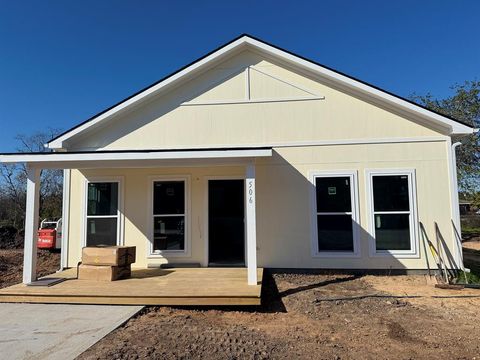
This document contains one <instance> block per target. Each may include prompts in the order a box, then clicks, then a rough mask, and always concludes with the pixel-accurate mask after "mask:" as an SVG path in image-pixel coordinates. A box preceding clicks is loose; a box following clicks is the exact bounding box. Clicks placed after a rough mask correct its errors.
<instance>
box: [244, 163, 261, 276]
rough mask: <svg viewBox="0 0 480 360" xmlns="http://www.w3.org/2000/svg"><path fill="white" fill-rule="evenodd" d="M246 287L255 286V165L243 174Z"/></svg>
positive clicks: (251, 165)
mask: <svg viewBox="0 0 480 360" xmlns="http://www.w3.org/2000/svg"><path fill="white" fill-rule="evenodd" d="M245 175H246V176H245V197H246V199H245V200H246V201H245V203H246V204H247V205H246V216H245V218H246V227H247V267H248V269H247V270H248V285H257V282H258V279H257V224H256V219H255V164H248V165H247V168H246V174H245Z"/></svg>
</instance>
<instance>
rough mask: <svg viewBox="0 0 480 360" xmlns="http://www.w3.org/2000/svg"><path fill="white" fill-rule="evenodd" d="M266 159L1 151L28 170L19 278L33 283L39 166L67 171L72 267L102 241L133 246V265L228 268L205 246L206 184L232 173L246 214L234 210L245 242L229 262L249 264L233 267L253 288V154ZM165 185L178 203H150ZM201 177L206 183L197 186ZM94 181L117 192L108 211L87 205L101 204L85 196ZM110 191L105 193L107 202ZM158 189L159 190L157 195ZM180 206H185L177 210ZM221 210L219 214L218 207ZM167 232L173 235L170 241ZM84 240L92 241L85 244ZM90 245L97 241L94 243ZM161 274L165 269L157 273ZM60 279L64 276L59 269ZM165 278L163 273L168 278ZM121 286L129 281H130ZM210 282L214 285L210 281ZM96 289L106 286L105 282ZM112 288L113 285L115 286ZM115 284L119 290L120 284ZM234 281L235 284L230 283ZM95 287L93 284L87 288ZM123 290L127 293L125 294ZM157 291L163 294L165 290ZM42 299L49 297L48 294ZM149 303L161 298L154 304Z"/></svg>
mask: <svg viewBox="0 0 480 360" xmlns="http://www.w3.org/2000/svg"><path fill="white" fill-rule="evenodd" d="M271 156H272V150H271V149H270V148H248V149H220V150H209V149H184V150H148V151H98V152H81V153H68V152H58V153H34V154H6V155H5V154H4V155H1V156H0V162H2V163H17V162H23V163H25V164H26V168H27V199H26V200H27V204H26V216H25V247H24V268H23V283H24V284H30V283H35V281H36V258H37V246H36V242H37V229H38V220H39V202H40V178H41V176H40V172H41V170H42V169H63V170H64V171H65V172H64V196H63V199H64V204H63V216H62V218H63V219H64V221H63V231H62V246H61V248H62V252H61V268H62V269H63V268H68V267H72V266H75V265H76V264H77V263H78V262H79V261H81V255H80V252H81V249H82V247H84V246H95V245H100V244H101V245H128V246H135V247H136V249H137V262H136V263H137V265H136V266H137V267H140V268H142V267H145V268H146V267H147V266H150V265H159V264H161V263H162V261H166V262H169V263H172V262H175V263H182V262H183V263H186V262H187V263H199V264H201V265H202V266H209V265H212V264H214V265H218V264H221V265H222V266H226V264H225V263H222V262H221V261H218V259H216V258H215V259H214V258H213V257H212V256H211V255H212V252H211V251H209V250H211V249H212V248H215V247H214V246H215V244H216V243H215V242H214V241H213V240H212V242H211V243H210V238H212V239H214V237H213V236H211V237H210V233H213V231H212V229H213V227H212V226H211V225H212V221H210V220H212V219H211V216H210V215H211V214H210V212H209V208H208V201H209V198H208V196H207V195H208V194H209V191H210V190H209V188H208V186H207V185H208V184H209V182H210V181H211V179H213V178H215V179H217V178H222V179H226V178H229V179H230V178H231V177H232V176H233V175H234V177H235V179H240V180H241V181H243V184H242V185H241V186H240V188H239V189H237V190H238V194H240V193H241V197H240V201H242V202H243V205H242V204H241V205H240V207H241V208H242V209H241V210H243V211H241V212H242V214H235V215H236V216H237V217H239V216H241V217H242V218H241V221H236V222H235V224H240V226H241V231H239V233H240V232H241V233H242V234H241V235H239V239H240V238H241V240H242V241H243V244H240V245H239V246H238V248H239V249H240V250H242V248H243V249H244V253H243V254H242V256H241V257H242V259H241V260H242V261H238V262H233V263H230V264H227V265H230V266H232V265H233V266H239V265H240V264H244V265H245V266H246V269H238V271H239V272H238V273H236V274H243V275H244V279H243V281H244V284H242V286H243V285H245V286H251V287H252V288H253V289H255V288H256V287H258V280H259V279H258V278H257V246H256V232H257V228H256V200H255V197H256V194H255V192H256V191H255V187H256V186H255V182H256V176H255V172H256V159H257V158H259V157H271ZM73 171H75V172H76V176H75V177H71V174H72V172H73ZM162 182H163V183H168V182H170V183H171V182H177V183H179V184H181V186H180V187H179V189H177V190H178V191H176V190H175V189H173V188H172V191H171V192H169V194H170V195H169V196H173V194H183V195H182V196H183V197H181V196H180V195H179V196H178V199H180V200H178V199H177V200H178V201H177V200H176V202H170V203H169V202H168V201H164V202H163V204H170V205H172V204H173V205H172V206H170V205H169V206H170V207H172V209H169V208H168V207H167V205H165V206H164V207H163V208H162V207H161V206H156V205H155V204H157V202H158V204H162V197H161V196H160V195H159V196H157V197H156V195H155V194H156V193H155V190H154V187H155V185H156V184H162ZM202 182H203V184H205V185H203V186H202ZM91 183H93V184H99V183H108V184H109V185H111V188H110V190H109V191H110V192H108V194H110V193H112V194H113V193H114V194H116V195H115V196H113V197H112V199H115V200H109V201H107V202H106V203H105V204H106V205H108V206H107V207H105V209H107V210H105V209H103V208H102V209H103V210H101V211H100V212H99V213H97V212H95V211H97V210H92V209H96V208H97V205H98V208H99V209H100V208H101V206H100V205H99V204H96V201H99V200H98V198H100V196H98V198H92V199H90V197H89V196H90V195H88V194H89V193H90V192H89V191H88V189H89V188H88V185H89V184H91ZM177 185H178V184H177ZM98 191H100V190H98ZM98 191H97V192H98ZM106 194H107V192H106ZM108 194H107V195H106V196H105V198H108V199H110V198H109V197H108V196H109V195H108ZM159 194H161V193H160V192H159ZM165 194H167V193H165ZM162 196H163V195H162ZM154 199H156V200H154ZM90 202H95V204H96V205H95V207H88V206H87V204H90ZM105 204H104V205H105ZM158 204H157V205H158ZM178 204H184V205H183V206H182V207H181V209H180V207H179V206H178ZM239 204H240V203H239ZM102 206H103V205H102ZM162 206H163V205H162ZM87 207H88V209H87ZM157 207H158V208H159V209H160V210H158V209H157ZM146 210H148V211H146ZM105 211H106V212H105ZM158 211H159V212H158ZM103 212H105V213H103ZM217 212H218V211H217ZM219 213H220V215H222V214H221V213H222V212H221V211H220V212H219ZM217 215H218V214H217ZM222 216H223V215H222ZM168 219H174V220H175V221H176V222H173V221H170V220H169V221H167V220H168ZM97 220H98V221H97ZM223 220H225V221H224V223H228V221H230V220H231V219H229V218H227V219H223ZM237 220H238V219H237ZM230 222H231V221H230ZM87 224H91V226H87ZM111 224H113V225H111ZM172 224H173V225H172ZM96 225H98V231H96V230H92V229H95V228H96V227H97V226H96ZM221 225H222V226H223V225H225V224H221ZM217 228H221V226H220V225H219V226H217ZM89 232H90V233H89ZM97 233H98V239H94V238H93V236H94V235H95V236H96V234H97ZM107 235H108V236H107ZM221 235H222V237H223V238H224V239H225V238H226V239H230V238H233V237H232V236H230V235H231V234H224V233H222V234H221ZM169 236H170V237H171V238H172V239H173V240H172V239H170V240H171V241H167V240H168V239H167V237H169ZM107 238H108V239H107ZM163 238H165V239H163ZM163 240H165V241H163ZM217 240H218V239H217ZM89 241H92V242H91V243H89ZM110 241H111V242H112V243H110ZM162 241H163V242H162ZM95 242H98V244H97V243H95ZM217 243H218V242H217ZM172 244H173V245H172ZM227 255H228V254H227ZM205 271H209V270H205ZM225 271H227V270H225ZM166 273H168V272H163V273H161V274H166ZM181 273H183V271H181ZM200 273H202V274H203V272H202V271H199V272H196V273H195V274H200ZM211 273H212V274H213V273H214V272H205V274H211ZM152 274H153V273H152ZM159 274H160V273H159ZM174 274H178V272H177V270H175V271H174ZM61 276H63V273H62V275H61ZM65 276H66V275H65ZM154 276H156V275H154ZM174 276H176V275H174ZM70 277H71V276H70ZM170 277H171V276H169V277H166V279H168V278H170ZM138 278H144V277H142V276H140V277H137V278H136V279H135V280H136V281H135V282H134V284H137V283H139V281H138ZM147 278H150V276H147ZM72 281H73V280H69V281H67V282H66V283H67V284H68V283H70V284H71V282H72ZM212 281H214V279H212ZM219 281H220V280H219ZM227 281H228V280H227ZM239 281H240V280H239ZM220 282H221V281H220ZM126 283H130V285H133V283H131V282H126ZM179 283H180V282H179ZM187 283H188V281H187ZM234 283H235V282H234ZM67 284H60V285H57V286H55V287H54V288H55V289H63V288H65V287H66V288H68V285H67ZM197 284H202V278H201V276H200V277H198V278H196V280H195V281H193V280H192V281H191V285H189V286H191V287H192V288H195V287H196V286H197ZM212 284H213V285H214V283H212ZM213 285H212V286H213ZM99 286H100V287H103V286H104V284H102V285H99ZM112 286H113V287H115V286H116V285H112ZM119 286H120V288H122V286H123V285H119ZM146 286H147V287H148V286H149V285H146ZM232 286H234V285H233V284H232ZM92 287H95V286H94V285H92ZM55 289H54V290H53V291H51V289H49V290H48V291H49V294H55V293H56V291H57V290H55ZM17 290H18V289H17ZM41 292H42V290H39V289H36V288H35V289H33V290H32V293H33V294H40V293H41ZM130 292H131V293H132V292H133V293H134V295H136V293H137V292H136V290H135V288H130ZM125 293H126V294H128V292H125ZM25 294H30V290H28V291H27V290H25V288H23V290H22V292H21V294H20V295H21V296H23V295H25ZM162 294H164V293H163V292H162ZM247 294H248V292H247ZM67 295H68V296H77V295H82V297H83V294H79V293H74V294H73V295H72V294H69V293H67ZM87 295H88V294H87ZM204 295H205V296H207V297H209V296H210V295H209V294H208V293H207V294H203V293H202V294H201V296H204ZM25 296H26V295H25ZM42 296H46V294H44V295H42ZM166 296H167V297H175V289H171V291H170V290H169V292H168V294H167V295H166ZM212 296H216V295H212ZM242 296H243V295H242ZM46 297H47V296H46ZM180 297H183V295H180ZM105 301H107V300H105ZM154 304H160V303H157V302H154ZM162 304H163V303H162Z"/></svg>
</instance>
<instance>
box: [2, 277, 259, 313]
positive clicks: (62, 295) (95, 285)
mask: <svg viewBox="0 0 480 360" xmlns="http://www.w3.org/2000/svg"><path fill="white" fill-rule="evenodd" d="M76 274H77V270H76V268H72V269H67V270H65V271H61V272H57V273H55V274H52V275H49V277H64V278H67V280H65V281H63V282H61V283H59V284H56V285H53V286H50V287H36V286H26V285H23V284H18V285H13V286H10V287H7V288H4V289H0V302H10V303H54V304H111V305H171V306H174V305H191V306H195V305H260V294H261V289H262V282H261V280H262V276H263V269H258V270H257V274H258V279H259V282H258V285H248V284H247V269H246V268H175V269H132V277H131V278H129V279H124V280H117V281H112V282H109V281H93V280H78V279H76Z"/></svg>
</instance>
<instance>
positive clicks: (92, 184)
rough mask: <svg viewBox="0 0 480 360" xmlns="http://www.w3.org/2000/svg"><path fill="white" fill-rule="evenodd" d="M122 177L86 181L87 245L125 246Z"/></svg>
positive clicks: (85, 225)
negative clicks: (123, 237)
mask: <svg viewBox="0 0 480 360" xmlns="http://www.w3.org/2000/svg"><path fill="white" fill-rule="evenodd" d="M121 194H122V181H121V178H96V179H87V180H86V181H85V206H84V228H83V233H84V236H83V239H84V240H83V245H84V246H99V245H121V244H122V236H123V233H122V216H121V214H122V196H121Z"/></svg>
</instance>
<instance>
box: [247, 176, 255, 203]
mask: <svg viewBox="0 0 480 360" xmlns="http://www.w3.org/2000/svg"><path fill="white" fill-rule="evenodd" d="M254 184H255V183H254V181H253V180H248V181H247V189H248V203H249V204H253V201H254V194H253V190H254Z"/></svg>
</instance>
